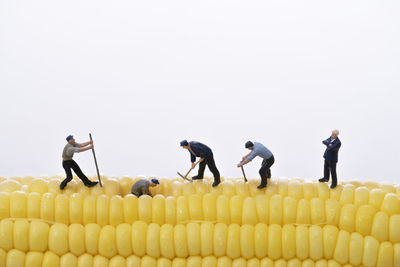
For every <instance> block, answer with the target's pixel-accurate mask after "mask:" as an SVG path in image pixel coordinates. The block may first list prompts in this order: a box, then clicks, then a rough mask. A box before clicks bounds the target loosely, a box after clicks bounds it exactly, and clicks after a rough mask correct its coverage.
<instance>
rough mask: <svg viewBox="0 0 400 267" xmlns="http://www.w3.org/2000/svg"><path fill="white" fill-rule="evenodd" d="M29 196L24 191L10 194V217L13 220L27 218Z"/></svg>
mask: <svg viewBox="0 0 400 267" xmlns="http://www.w3.org/2000/svg"><path fill="white" fill-rule="evenodd" d="M26 199H27V195H26V193H25V192H22V191H14V192H12V193H11V194H10V216H11V217H12V218H25V217H26V214H27V212H26V210H27V204H26Z"/></svg>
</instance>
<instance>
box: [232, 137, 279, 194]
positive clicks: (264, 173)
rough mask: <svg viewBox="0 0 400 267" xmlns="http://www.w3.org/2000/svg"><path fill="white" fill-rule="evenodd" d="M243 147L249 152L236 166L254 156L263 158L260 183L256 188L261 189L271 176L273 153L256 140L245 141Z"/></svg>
mask: <svg viewBox="0 0 400 267" xmlns="http://www.w3.org/2000/svg"><path fill="white" fill-rule="evenodd" d="M245 147H246V148H247V149H249V150H251V152H250V153H249V154H247V155H246V156H244V157H243V159H242V162H240V163H239V164H238V165H237V167H238V168H239V167H241V166H243V165H245V164H247V163H249V162H250V161H252V160H253V159H254V158H255V157H257V156H259V157H261V158H263V161H262V163H261V168H260V171H259V173H260V176H261V184H260V185H259V186H257V188H259V189H262V188H264V187H266V186H267V179H268V178H271V170H270V168H271V166H272V165H273V164H274V162H275V158H274V155H272V153H271V151H270V150H269V149H268V148H266V147H265V146H264V145H263V144H261V143H257V142H254V144H253V142H251V141H247V142H246V144H245Z"/></svg>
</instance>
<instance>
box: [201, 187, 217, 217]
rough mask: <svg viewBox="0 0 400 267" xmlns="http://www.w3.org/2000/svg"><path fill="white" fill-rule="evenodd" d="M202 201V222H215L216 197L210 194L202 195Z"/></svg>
mask: <svg viewBox="0 0 400 267" xmlns="http://www.w3.org/2000/svg"><path fill="white" fill-rule="evenodd" d="M202 201H203V203H202V206H203V214H204V220H206V221H215V220H216V219H217V208H216V201H217V197H216V195H215V194H211V193H207V194H204V195H203V200H202Z"/></svg>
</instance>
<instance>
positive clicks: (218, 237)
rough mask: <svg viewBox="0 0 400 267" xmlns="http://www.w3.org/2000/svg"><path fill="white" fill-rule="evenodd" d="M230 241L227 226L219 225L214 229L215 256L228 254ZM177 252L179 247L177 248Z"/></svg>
mask: <svg viewBox="0 0 400 267" xmlns="http://www.w3.org/2000/svg"><path fill="white" fill-rule="evenodd" d="M175 228H176V227H175ZM227 239H228V227H227V225H226V224H223V223H217V224H216V225H215V227H214V242H213V244H214V245H213V247H214V255H215V256H216V257H222V256H224V255H225V254H226V248H227ZM175 249H176V250H178V249H177V247H175Z"/></svg>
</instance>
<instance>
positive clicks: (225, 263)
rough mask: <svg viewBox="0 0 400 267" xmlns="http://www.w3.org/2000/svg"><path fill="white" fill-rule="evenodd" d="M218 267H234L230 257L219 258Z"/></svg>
mask: <svg viewBox="0 0 400 267" xmlns="http://www.w3.org/2000/svg"><path fill="white" fill-rule="evenodd" d="M217 266H218V267H231V266H232V260H231V259H230V258H229V257H226V256H224V257H221V258H218V263H217Z"/></svg>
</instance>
